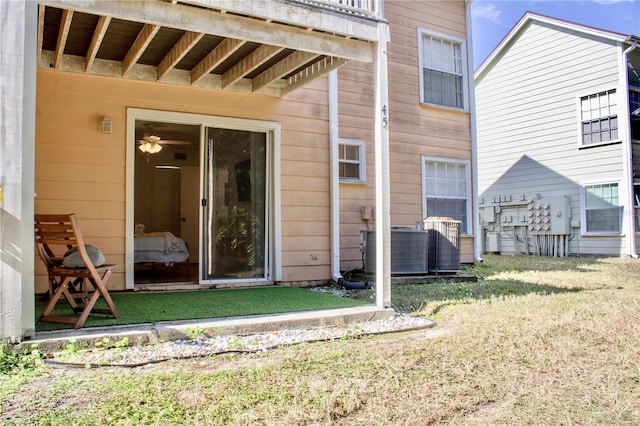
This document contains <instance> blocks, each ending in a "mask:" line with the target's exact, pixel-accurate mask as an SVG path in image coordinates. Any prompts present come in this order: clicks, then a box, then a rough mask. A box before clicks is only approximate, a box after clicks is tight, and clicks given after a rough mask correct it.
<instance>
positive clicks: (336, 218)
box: [329, 70, 369, 289]
mask: <svg viewBox="0 0 640 426" xmlns="http://www.w3.org/2000/svg"><path fill="white" fill-rule="evenodd" d="M339 129H340V126H339V118H338V70H333V71H331V72H330V73H329V156H330V157H331V158H330V160H329V164H330V165H331V170H330V173H331V177H330V181H331V182H330V191H329V192H330V203H331V205H330V209H331V279H332V280H334V281H336V282H337V283H338V284H340V285H342V286H344V287H345V288H352V289H353V288H369V283H366V282H360V281H358V282H352V281H347V280H346V279H345V278H344V277H343V276H342V273H341V272H340V176H339V175H338V146H339V144H340V131H339Z"/></svg>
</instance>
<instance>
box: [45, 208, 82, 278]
mask: <svg viewBox="0 0 640 426" xmlns="http://www.w3.org/2000/svg"><path fill="white" fill-rule="evenodd" d="M34 231H35V239H36V246H37V248H38V253H39V254H40V257H41V258H42V260H43V261H44V263H45V265H46V266H47V268H51V267H54V266H60V265H61V264H62V260H63V254H64V252H66V251H67V250H69V249H70V248H73V247H77V248H78V252H79V253H80V256H81V257H82V260H83V261H84V263H85V265H86V266H87V268H89V269H94V266H93V263H92V262H91V259H90V257H89V255H88V254H87V251H86V249H85V246H84V240H83V238H82V233H81V232H80V227H79V226H78V220H77V219H76V215H75V214H74V213H71V214H36V215H35V222H34ZM56 247H58V248H57V249H56Z"/></svg>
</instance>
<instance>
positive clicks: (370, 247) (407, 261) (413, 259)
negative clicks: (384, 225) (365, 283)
mask: <svg viewBox="0 0 640 426" xmlns="http://www.w3.org/2000/svg"><path fill="white" fill-rule="evenodd" d="M362 233H363V245H364V260H365V262H364V269H365V272H366V273H367V274H372V273H375V271H376V232H375V231H362ZM427 240H428V235H427V232H426V231H422V230H417V229H411V228H392V229H391V274H395V275H402V274H405V275H407V274H427V273H428V249H427V243H428V241H427Z"/></svg>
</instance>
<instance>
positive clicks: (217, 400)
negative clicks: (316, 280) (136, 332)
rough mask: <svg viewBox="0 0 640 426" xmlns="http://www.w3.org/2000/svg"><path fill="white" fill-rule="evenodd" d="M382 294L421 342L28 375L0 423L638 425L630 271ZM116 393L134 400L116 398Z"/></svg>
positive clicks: (485, 274) (328, 346) (383, 340)
mask: <svg viewBox="0 0 640 426" xmlns="http://www.w3.org/2000/svg"><path fill="white" fill-rule="evenodd" d="M465 272H466V273H470V274H474V275H476V276H478V278H479V280H478V282H465V283H456V284H452V283H446V282H438V283H434V284H429V285H416V286H394V288H393V293H392V302H393V304H394V306H396V307H400V306H402V307H405V308H406V309H407V310H409V311H411V312H414V313H416V314H423V315H429V316H431V317H433V318H435V319H436V321H437V323H438V326H437V327H436V328H435V329H432V330H429V331H424V330H423V331H420V332H411V333H403V334H396V335H393V334H392V335H384V336H377V337H364V338H359V339H344V340H337V341H332V342H324V343H313V344H301V345H296V346H292V347H285V348H281V349H277V350H272V351H269V352H265V353H259V354H253V355H238V356H216V357H211V358H205V359H197V360H190V361H171V362H167V363H163V364H158V365H151V366H148V367H145V368H138V369H113V368H104V369H91V370H62V369H50V368H46V367H41V368H40V370H39V376H37V377H34V376H28V377H24V378H23V382H22V384H20V385H19V386H17V387H16V385H15V382H14V385H12V387H11V389H8V390H7V389H6V388H5V386H7V385H5V384H4V383H5V382H4V381H3V380H2V377H0V390H2V391H0V396H1V398H0V418H2V419H3V421H4V422H5V423H6V424H50V425H59V424H60V425H61V424H105V425H125V424H142V425H151V424H163V425H174V424H175V425H177V424H190V425H191V424H193V425H195V424H220V425H226V424H234V425H244V424H252V425H253V424H257V425H272V424H277V425H289V424H296V425H304V424H314V425H316V424H317V425H329V424H331V425H333V424H336V425H369V424H377V425H413V424H420V425H504V424H509V425H532V424H533V425H548V424H554V425H555V424H558V425H560V424H566V425H569V424H580V425H637V424H638V419H640V406H638V403H637V402H638V401H639V400H640V349H638V348H640V333H638V327H637V320H638V312H639V311H640V261H639V260H634V259H595V258H593V259H591V258H570V259H554V258H540V257H516V258H506V257H487V258H486V260H485V262H484V263H483V264H481V265H477V266H476V267H474V268H471V269H470V270H467V271H465ZM131 389H136V391H135V392H131Z"/></svg>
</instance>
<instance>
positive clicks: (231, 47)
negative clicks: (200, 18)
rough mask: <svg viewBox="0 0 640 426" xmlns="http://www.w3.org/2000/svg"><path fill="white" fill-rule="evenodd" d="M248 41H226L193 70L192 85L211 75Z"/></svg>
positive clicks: (228, 39) (230, 39)
mask: <svg viewBox="0 0 640 426" xmlns="http://www.w3.org/2000/svg"><path fill="white" fill-rule="evenodd" d="M245 43H246V40H237V39H232V38H226V39H224V40H223V41H222V42H221V43H220V44H219V45H217V46H216V47H215V48H214V49H213V50H212V51H211V52H209V54H208V55H207V56H205V58H204V59H203V60H202V61H200V63H199V64H198V65H196V66H195V67H194V68H193V70H191V84H194V83H196V82H197V81H198V80H200V79H201V78H202V77H204V76H205V75H207V74H209V73H210V72H211V71H212V70H213V69H214V68H215V67H217V66H218V65H220V64H221V63H222V62H223V61H224V60H225V59H227V58H228V57H229V56H231V55H232V54H233V52H235V51H236V50H238V49H239V48H240V47H241V46H242V45H243V44H245Z"/></svg>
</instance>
